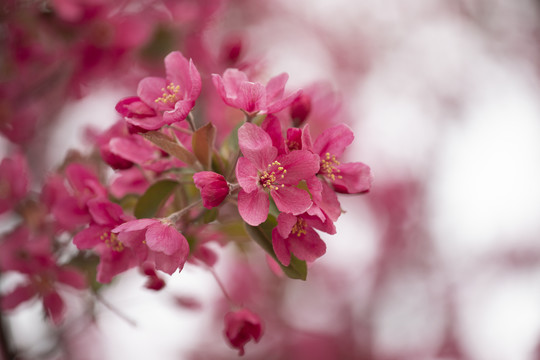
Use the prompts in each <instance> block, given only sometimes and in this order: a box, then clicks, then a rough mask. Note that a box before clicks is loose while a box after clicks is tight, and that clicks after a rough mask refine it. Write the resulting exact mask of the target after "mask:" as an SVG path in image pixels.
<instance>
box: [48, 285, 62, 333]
mask: <svg viewBox="0 0 540 360" xmlns="http://www.w3.org/2000/svg"><path fill="white" fill-rule="evenodd" d="M43 307H44V308H45V311H46V312H47V315H49V317H50V318H51V320H52V322H53V323H54V324H55V325H58V324H60V323H61V322H62V320H63V318H64V310H65V304H64V300H62V298H61V297H60V295H58V293H57V292H54V291H53V292H50V293H48V294H46V295H44V296H43Z"/></svg>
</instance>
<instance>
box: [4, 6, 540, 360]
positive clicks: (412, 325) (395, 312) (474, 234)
mask: <svg viewBox="0 0 540 360" xmlns="http://www.w3.org/2000/svg"><path fill="white" fill-rule="evenodd" d="M33 3H38V2H32V1H29V2H22V1H15V2H8V3H6V5H4V7H5V9H4V12H3V13H2V14H3V24H4V26H3V30H4V32H3V38H4V39H6V38H9V39H11V38H16V36H15V35H14V34H16V35H20V37H21V38H25V36H28V34H27V33H25V31H27V30H28V26H26V25H24V22H23V21H25V19H27V17H30V15H28V14H30V10H32V11H34V10H35V9H34V8H33V7H32V6H33ZM91 3H93V2H92V1H90V0H87V1H83V0H80V1H67V0H65V1H52V2H50V3H49V5H48V6H50V7H52V8H55V7H57V8H60V9H64V10H63V12H60V14H61V15H62V16H64V18H63V20H65V21H66V22H68V23H69V24H71V25H72V26H73V27H74V28H77V29H79V28H81V27H84V26H86V25H87V24H86V23H84V22H81V23H78V22H77V21H78V20H77V18H76V14H77V11H75V10H73V9H79V10H80V9H81V8H84V9H86V8H85V6H89V5H88V4H91ZM95 3H99V1H95ZM153 3H154V4H152V6H151V9H152V11H154V13H151V14H152V15H148V16H149V17H151V18H152V19H154V21H155V23H150V22H148V23H147V22H145V21H143V20H144V19H143V18H136V17H135V18H133V19H130V20H129V21H132V20H133V22H134V24H133V25H130V26H128V27H127V28H126V29H125V33H122V32H118V37H117V38H114V41H113V40H110V42H109V43H108V44H113V45H114V46H116V47H118V48H120V47H121V46H120V45H122V46H125V47H126V49H123V50H122V51H125V52H129V51H130V49H129V46H130V45H129V41H131V42H132V43H133V44H141V43H144V44H147V46H146V48H145V49H144V50H145V51H147V53H144V54H146V55H145V56H147V58H146V60H147V63H146V64H149V63H150V64H154V65H153V67H152V66H146V67H143V66H138V67H135V68H133V67H129V66H130V65H131V64H132V59H131V58H129V57H128V59H127V60H126V57H122V55H121V54H125V53H123V52H122V51H120V50H118V52H117V54H118V58H117V59H115V61H116V60H117V62H116V63H114V64H112V63H111V59H112V57H111V55H110V54H108V55H103V56H102V57H99V56H95V57H94V58H93V59H88V58H84V59H82V60H87V61H88V62H90V61H93V62H92V63H91V64H87V63H85V62H84V61H82V60H80V59H78V60H77V61H74V60H73V59H74V56H75V55H73V54H72V57H70V58H66V59H70V60H68V61H67V64H64V65H65V66H66V67H67V68H70V67H76V66H80V69H77V70H73V68H70V70H71V71H72V73H71V74H77V78H76V79H75V80H74V79H73V77H72V78H70V79H66V78H64V77H63V76H62V75H61V74H60V75H56V73H55V72H54V71H53V70H51V71H50V72H49V73H50V74H51V75H50V76H56V77H57V78H58V82H61V83H62V90H61V91H58V93H57V94H56V93H55V92H54V91H47V94H46V95H43V94H38V95H35V96H34V97H33V98H32V99H33V100H35V101H33V103H36V105H35V106H39V108H40V109H45V110H46V111H45V113H46V114H45V115H47V116H48V118H51V119H54V120H39V121H41V122H37V123H36V122H30V123H29V124H28V125H25V126H27V127H28V128H31V129H35V130H34V131H29V132H31V133H32V134H31V135H26V134H25V133H23V134H22V135H20V134H15V135H13V131H11V130H9V129H11V128H9V127H5V128H6V129H7V128H9V129H8V130H9V131H11V132H9V131H8V130H6V133H5V136H6V137H7V138H9V139H10V140H2V149H3V150H4V154H8V153H9V152H10V151H11V150H12V149H13V147H14V146H15V145H13V144H25V145H24V146H26V151H25V152H26V154H27V156H28V158H29V161H30V162H31V163H32V161H33V165H34V167H33V170H34V171H35V172H36V174H35V175H36V179H39V178H40V176H41V177H42V176H44V174H45V173H46V172H47V171H48V169H52V168H54V167H56V166H59V165H60V164H61V163H62V161H63V159H64V157H65V154H66V153H67V152H68V150H69V149H79V150H80V151H84V149H85V148H86V147H88V143H86V142H85V140H84V134H85V131H86V130H85V129H86V126H87V125H92V126H93V127H95V128H98V129H105V128H106V127H108V126H110V125H111V124H113V123H114V122H115V121H116V120H117V119H118V115H117V114H116V113H115V110H114V106H115V105H116V103H117V102H118V100H119V99H121V98H122V97H125V96H128V95H129V94H133V93H134V92H135V89H136V84H137V82H138V80H140V78H142V77H144V76H147V75H148V73H149V72H152V71H154V72H159V71H162V70H160V69H162V68H161V67H162V62H161V61H162V58H163V53H165V54H166V53H167V52H168V51H170V50H175V49H177V48H178V49H181V50H182V51H183V53H184V54H185V55H186V56H187V57H193V59H194V62H195V64H196V65H197V66H198V68H199V70H201V69H202V71H206V70H208V71H212V72H218V73H221V72H222V71H223V70H224V68H225V67H226V66H225V67H223V68H221V69H218V68H216V66H215V64H209V63H208V62H205V59H208V56H210V55H212V56H213V58H219V57H220V56H221V54H228V55H226V56H229V60H230V59H233V58H234V59H233V60H234V62H232V63H233V64H234V65H235V66H239V65H241V64H249V66H251V67H254V68H257V69H258V74H259V77H260V78H262V79H268V78H270V77H272V76H274V75H277V74H279V73H281V72H287V73H288V74H289V76H290V78H289V82H288V84H287V87H288V89H289V90H294V89H297V88H305V89H310V90H309V91H312V90H311V89H325V90H324V91H320V90H313V91H314V92H313V93H314V94H320V98H321V99H323V100H321V103H325V104H327V106H326V108H324V109H319V112H318V113H317V116H318V117H317V119H316V120H314V122H316V123H317V124H318V125H319V126H320V127H321V129H322V128H324V126H325V122H327V123H328V124H329V125H331V124H335V123H337V122H345V123H347V124H349V125H350V126H351V128H352V129H353V130H354V133H355V140H354V142H353V145H351V147H349V149H348V152H347V153H346V156H347V159H348V160H349V161H361V162H364V163H366V164H368V165H369V166H370V167H371V169H372V171H373V173H374V183H373V187H372V190H371V192H370V193H368V194H365V195H361V196H354V195H347V196H342V197H340V201H341V203H342V207H343V209H344V210H345V211H346V212H345V213H344V214H342V216H341V217H340V219H339V220H338V222H337V224H336V226H337V229H338V231H337V234H336V235H334V236H325V237H324V239H325V241H326V244H327V247H328V248H327V253H326V255H324V256H323V257H322V258H321V259H319V260H318V261H316V262H315V263H314V264H313V265H312V266H311V268H310V271H309V275H308V280H307V281H306V282H298V281H292V280H287V279H278V278H275V277H272V276H273V275H272V274H270V273H269V272H268V270H267V269H266V268H265V267H266V265H265V264H264V259H263V258H261V257H260V256H261V255H260V254H259V255H257V254H254V255H253V257H252V258H250V259H246V258H244V257H242V256H239V255H238V252H237V251H236V249H235V248H234V247H233V246H225V247H223V248H218V249H217V251H219V258H220V259H219V261H218V264H217V265H216V272H217V273H218V274H222V275H223V279H222V280H223V281H224V283H225V284H226V286H228V287H229V289H230V292H231V294H234V296H237V297H239V298H242V299H244V300H245V301H246V302H249V303H251V304H255V305H253V306H254V308H256V309H257V310H258V311H259V312H261V315H262V317H263V318H264V319H265V327H266V328H265V335H264V336H263V338H262V339H261V341H260V343H259V344H252V343H250V344H248V345H247V347H246V355H245V358H246V359H304V358H305V359H308V358H309V359H321V360H322V359H362V360H363V359H366V360H367V359H384V360H386V359H388V360H394V359H395V360H401V359H410V360H413V359H415V360H416V359H417V360H423V359H426V360H427V359H433V360H435V359H439V360H442V359H445V360H449V359H455V360H462V359H463V360H464V359H474V360H538V359H540V347H539V345H540V238H539V236H540V186H539V184H540V141H539V140H540V121H539V119H540V106H539V101H538V99H539V96H540V82H539V79H540V77H539V72H538V70H539V64H540V63H539V60H540V53H539V51H538V49H539V47H538V41H539V36H540V32H539V30H540V16H539V15H540V12H539V10H540V4H539V3H538V2H537V1H532V0H522V1H514V2H512V1H503V0H491V1H487V0H447V1H430V0H413V1H407V2H403V1H399V0H381V1H376V2H374V1H353V0H333V1H329V0H317V1H314V0H310V1H307V0H297V1H285V0H279V1H278V0H276V1H272V2H267V1H258V0H252V1H248V0H228V1H226V0H223V1H219V0H215V1H201V2H199V3H197V2H190V1H170V2H153ZM66 4H68V5H70V4H71V7H70V6H67V5H66ZM141 4H144V6H149V4H150V2H148V1H140V2H129V1H125V2H124V5H125V6H124V8H123V9H122V10H123V11H126V12H128V13H130V14H139V15H138V16H140V14H141V11H140V9H139V8H138V7H137V6H143V5H141ZM117 11H120V10H117ZM27 12H28V13H27ZM13 14H16V15H17V16H18V17H17V18H16V21H14V20H13ZM66 14H67V15H66ZM70 14H71V15H70ZM73 14H75V15H73ZM113 14H114V13H113ZM70 16H71V18H70ZM81 21H82V20H81ZM127 22H128V21H127V20H126V23H127ZM6 24H9V26H7V25H6ZM73 24H75V25H76V26H75V25H73ZM156 24H157V25H156ZM87 27H89V26H87ZM38 28H39V27H38V26H36V28H35V29H33V30H34V31H37V29H38ZM145 28H148V29H146V30H145ZM21 29H22V30H21ZM122 29H124V28H122ZM156 29H157V30H156ZM19 30H20V34H19V33H17V31H19ZM90 30H91V31H94V32H95V33H92V32H91V31H90ZM90 30H88V29H86V30H85V31H81V32H80V33H78V36H80V37H81V39H87V38H85V36H90V35H88V34H91V35H92V36H98V37H99V36H105V35H103V34H106V30H107V29H106V28H104V29H101V28H99V27H93V28H90ZM99 31H101V33H100V32H99ZM145 31H147V32H146V33H145ZM160 31H161V33H160ZM138 32H141V34H140V38H141V39H144V41H143V40H140V39H139V38H137V36H139V35H137V34H138ZM8 34H9V35H8ZM145 34H146V35H145ZM148 34H151V35H148ZM174 34H176V35H174ZM32 36H35V38H36V39H37V38H39V37H40V36H41V35H36V34H32ZM152 36H153V38H152V39H153V40H152V41H151V40H148V39H149V38H151V37H152ZM237 39H239V40H237ZM116 42H117V43H118V44H120V45H118V44H117V43H116ZM126 42H127V43H126ZM164 43H165V45H163V44H164ZM76 44H77V46H80V47H74V48H72V49H71V51H73V53H77V54H79V55H80V56H83V57H84V55H81V54H84V52H85V51H87V52H88V51H89V50H88V48H89V47H91V46H90V45H88V44H84V41H82V40H81V41H79V42H76ZM148 44H149V45H148ZM152 44H154V45H155V44H158V45H160V46H161V47H158V46H157V45H156V48H152V46H151V45H152ZM201 44H203V45H201ZM238 44H240V45H238ZM83 45H85V46H83ZM113 45H111V48H112V47H113ZM47 46H48V45H47V44H45V47H47ZM55 46H56V45H55ZM134 46H135V45H134ZM227 46H228V47H227ZM235 46H236V47H235ZM52 47H53V46H51V48H52ZM115 49H116V48H115ZM239 49H240V50H239ZM19 50H20V49H19ZM23 50H24V49H23ZM23 50H20V51H23ZM109 50H110V49H109ZM165 50H168V51H165ZM26 51H28V52H31V51H35V52H39V51H38V50H36V49H31V50H28V49H26ZM40 51H42V50H40ZM43 51H44V50H43ZM47 51H50V48H49V49H47ZM235 51H238V52H240V54H241V55H239V56H236V57H235V55H234V54H235V53H234V52H235ZM91 53H92V54H95V53H94V52H91ZM115 54H116V53H115ZM148 54H149V55H148ZM231 54H233V55H231ZM17 56H19V57H21V58H18V59H19V60H18V61H19V64H22V62H21V61H22V60H20V59H24V58H25V54H17ZM32 56H35V54H33V55H32ZM152 57H155V58H156V60H155V62H154V63H152V62H151V61H150V60H152V59H151V58H152ZM30 58H31V56H30V55H28V56H27V59H30ZM239 58H240V60H238V59H239ZM148 59H150V60H148ZM49 60H50V61H49ZM29 61H30V60H29ZM43 61H44V62H45V65H43V66H44V68H45V69H50V68H53V67H54V66H53V65H54V64H58V60H57V59H45V60H43ZM102 61H109V63H106V64H105V63H102ZM231 61H232V60H231ZM81 64H84V65H81ZM221 64H223V65H226V64H227V62H226V61H222V62H221ZM127 68H129V69H130V70H129V71H130V72H129V74H127V75H126V73H125V71H127V70H125V69H127ZM81 69H82V70H81ZM88 69H89V70H88ZM149 69H150V70H149ZM155 69H157V70H155ZM4 70H5V69H4ZM202 71H201V72H202ZM14 73H16V71H14ZM23 73H24V75H25V76H26V77H22V78H19V79H18V80H17V81H15V85H13V83H11V82H8V81H6V82H5V83H4V84H3V85H4V86H3V87H2V89H3V90H4V91H3V92H2V96H3V98H4V99H3V101H2V104H4V105H5V103H7V102H9V101H11V100H10V97H9V95H8V94H9V91H11V90H12V89H13V86H20V88H21V90H20V91H22V92H25V91H26V92H29V91H39V89H36V87H34V86H33V85H32V81H31V80H32V79H36V77H35V73H39V71H37V70H36V69H32V70H30V71H26V70H24V71H23ZM207 76H208V74H207ZM205 80H206V83H205ZM207 80H208V78H206V79H204V76H203V86H206V87H207V88H209V90H207V91H208V92H209V93H210V92H212V91H214V90H213V89H212V88H211V84H210V83H209V82H208V81H207ZM73 83H77V84H78V85H79V86H77V87H76V88H77V89H78V91H79V93H76V91H75V90H73V89H74V86H73ZM10 89H11V90H10ZM203 91H204V90H203ZM36 99H38V100H36ZM58 99H61V100H58ZM40 102H44V103H45V105H43V104H41V103H40ZM47 104H49V105H47ZM51 104H52V105H51ZM328 104H329V105H328ZM32 106H33V105H32ZM4 109H6V106H4V107H2V110H4ZM24 110H25V111H21V112H19V113H17V116H19V117H20V118H23V117H24V116H25V115H26V113H25V112H31V111H33V110H32V107H31V106H25V109H24ZM6 111H7V110H6ZM39 111H40V116H44V112H43V111H41V110H39ZM5 113H6V112H4V114H5ZM314 113H315V111H314ZM20 123H21V124H26V123H25V122H24V121H22V120H21V122H20ZM36 124H41V126H38V125H36ZM20 126H22V125H20ZM6 134H8V135H6ZM43 154H45V155H43ZM32 159H34V160H32ZM14 221H15V220H14V219H13V218H11V217H9V216H3V217H2V218H1V219H0V222H1V224H2V226H1V228H2V230H5V229H9V228H10V227H12V226H13V223H14ZM257 256H259V257H257ZM261 260H262V261H261ZM261 263H262V266H261V265H260V264H261ZM143 282H144V279H142V278H141V277H140V276H139V274H138V273H137V272H136V271H134V272H128V273H127V274H125V275H122V276H120V279H119V281H116V282H114V283H113V284H112V285H111V286H110V287H108V288H106V289H104V291H103V292H102V296H103V298H104V299H106V303H110V304H111V305H112V306H113V307H114V308H116V309H121V312H122V314H125V315H126V316H128V317H129V318H130V319H132V320H134V321H135V322H136V323H137V325H136V326H132V325H131V324H130V323H129V321H126V320H125V319H123V318H122V316H119V315H118V314H117V313H116V311H113V310H111V309H110V308H108V307H107V306H106V305H105V304H106V303H105V302H103V303H99V304H97V305H96V313H95V314H96V315H95V319H94V320H95V321H93V322H92V323H90V324H86V323H85V324H80V323H77V322H72V323H71V324H73V326H72V328H69V331H65V332H63V333H62V334H61V335H62V338H63V339H64V340H65V341H66V343H68V344H70V345H69V348H70V349H71V350H70V351H67V350H66V351H65V352H64V355H63V356H64V357H54V356H53V357H47V356H45V355H40V354H43V351H44V349H47V348H48V347H50V338H51V332H54V331H58V330H51V329H50V328H49V327H47V326H46V324H42V323H41V322H40V317H41V313H40V312H41V308H40V305H39V304H37V303H36V304H28V305H25V306H21V307H20V308H18V309H17V310H16V311H15V312H13V313H12V314H10V315H9V317H8V321H9V324H10V326H11V331H12V334H13V338H14V339H15V342H16V344H17V346H18V347H20V348H24V349H27V351H28V354H29V355H28V358H30V359H31V358H47V359H49V358H55V359H60V358H66V359H69V358H73V359H98V358H99V359H124V358H125V359H128V358H129V359H148V358H155V359H228V358H236V357H237V355H236V352H235V351H233V350H231V349H229V348H228V347H227V345H226V344H225V343H224V341H223V334H222V327H223V325H222V316H223V313H224V310H223V307H224V299H223V295H222V294H221V292H220V290H219V287H218V286H217V284H216V282H215V280H214V279H213V278H212V276H211V274H209V273H208V272H207V271H205V270H204V269H200V268H198V267H195V266H189V265H188V266H186V268H185V269H184V270H183V271H182V272H181V273H180V274H176V275H174V276H173V277H171V279H169V280H168V284H167V287H166V288H165V289H164V290H163V291H161V292H157V293H156V292H151V291H149V290H147V289H144V288H143V287H142V284H143ZM3 286H4V288H6V287H9V286H10V285H9V284H6V283H4V284H3ZM75 303H76V302H75ZM72 314H75V315H73V316H75V317H76V314H77V310H73V311H72ZM83 334H84V336H83ZM56 335H57V336H58V333H56ZM48 339H49V340H48ZM66 349H67V348H66ZM66 354H67V355H66Z"/></svg>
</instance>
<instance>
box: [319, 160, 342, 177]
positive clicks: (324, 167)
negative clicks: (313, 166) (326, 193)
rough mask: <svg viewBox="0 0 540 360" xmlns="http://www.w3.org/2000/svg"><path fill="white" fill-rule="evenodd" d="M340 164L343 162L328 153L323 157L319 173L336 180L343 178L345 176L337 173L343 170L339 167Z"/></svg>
mask: <svg viewBox="0 0 540 360" xmlns="http://www.w3.org/2000/svg"><path fill="white" fill-rule="evenodd" d="M340 164H341V163H340V162H339V161H338V160H337V159H336V157H335V155H331V154H330V153H326V154H324V156H323V157H321V169H320V170H319V173H320V174H323V175H325V176H327V177H329V178H330V179H331V180H332V181H335V180H336V178H338V179H342V178H343V176H341V175H336V174H339V173H340V172H341V171H340V170H339V169H338V168H337V167H338V166H339V165H340Z"/></svg>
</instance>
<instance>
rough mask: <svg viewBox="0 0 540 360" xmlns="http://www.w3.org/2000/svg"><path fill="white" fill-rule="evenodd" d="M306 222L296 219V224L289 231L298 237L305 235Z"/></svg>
mask: <svg viewBox="0 0 540 360" xmlns="http://www.w3.org/2000/svg"><path fill="white" fill-rule="evenodd" d="M306 226H307V224H306V221H305V220H304V219H302V218H297V220H296V224H294V226H293V227H292V229H291V234H293V235H296V236H298V237H300V236H302V235H305V234H306Z"/></svg>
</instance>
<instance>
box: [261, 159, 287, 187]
mask: <svg viewBox="0 0 540 360" xmlns="http://www.w3.org/2000/svg"><path fill="white" fill-rule="evenodd" d="M286 173H287V170H286V169H284V168H283V166H281V164H280V163H279V161H274V162H272V163H270V164H268V166H267V167H266V170H264V171H262V172H261V173H259V183H260V184H261V185H262V186H263V188H266V189H269V190H278V189H279V186H278V185H281V187H285V185H284V184H279V183H278V182H279V180H280V179H283V178H284V177H285V174H286Z"/></svg>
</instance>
